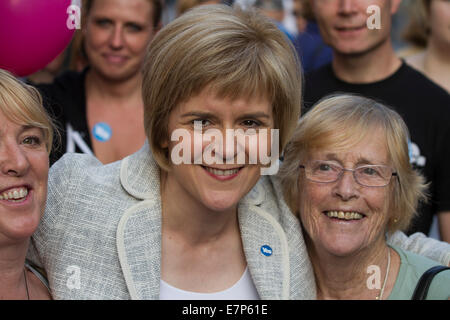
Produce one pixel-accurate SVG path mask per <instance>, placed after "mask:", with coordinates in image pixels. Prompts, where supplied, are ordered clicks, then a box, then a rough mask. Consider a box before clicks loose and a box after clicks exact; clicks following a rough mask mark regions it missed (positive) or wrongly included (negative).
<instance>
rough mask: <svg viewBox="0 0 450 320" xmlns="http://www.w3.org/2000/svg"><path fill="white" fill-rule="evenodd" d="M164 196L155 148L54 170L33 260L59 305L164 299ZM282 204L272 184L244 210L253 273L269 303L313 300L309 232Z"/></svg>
mask: <svg viewBox="0 0 450 320" xmlns="http://www.w3.org/2000/svg"><path fill="white" fill-rule="evenodd" d="M159 188H160V186H159V168H158V166H157V164H156V162H155V161H154V160H153V158H152V156H151V151H150V149H149V146H148V143H146V144H145V146H144V147H143V148H142V149H141V150H140V151H138V152H137V153H135V154H133V155H131V156H129V157H127V158H125V159H124V160H122V161H118V162H115V163H112V164H109V165H102V164H101V163H100V162H99V161H98V160H96V159H95V158H94V157H92V156H89V155H81V154H66V155H65V156H64V157H63V158H62V159H61V160H60V161H58V162H57V163H55V164H54V165H53V166H52V168H51V171H50V178H49V190H48V200H47V206H46V212H45V215H44V217H43V219H42V221H41V223H40V225H39V228H38V230H37V231H36V233H35V234H34V236H33V239H32V241H31V246H30V251H29V255H28V257H29V258H30V259H31V260H33V261H34V263H36V264H37V265H38V266H42V267H43V268H45V270H46V271H47V273H48V277H49V283H50V287H51V293H52V295H53V297H54V298H55V299H158V297H159V284H160V274H161V270H160V264H161V199H160V189H159ZM281 199H282V197H281V188H280V186H279V182H278V181H277V180H276V178H274V177H267V176H265V177H263V178H261V179H260V181H259V182H258V183H257V185H256V186H255V187H254V188H253V189H252V190H251V191H250V192H249V194H247V195H246V196H245V197H244V198H243V199H242V200H241V201H240V203H239V207H238V212H239V213H238V215H239V225H240V229H241V236H242V242H243V247H244V252H245V256H246V259H247V264H248V268H249V271H250V274H251V276H252V279H253V281H254V283H255V287H256V289H257V291H258V294H259V295H260V297H261V298H262V299H314V298H315V296H316V292H315V284H314V275H313V271H312V267H311V264H310V262H309V259H308V255H307V252H306V248H305V244H304V241H303V237H302V234H301V229H300V225H299V223H298V221H297V219H296V218H295V217H294V216H293V215H292V214H291V212H290V211H289V209H288V208H287V206H286V205H285V203H284V202H283V201H282V200H281ZM174 200H175V201H176V199H174ZM263 245H269V246H270V247H271V248H272V255H270V256H265V255H263V254H262V253H261V247H262V246H263Z"/></svg>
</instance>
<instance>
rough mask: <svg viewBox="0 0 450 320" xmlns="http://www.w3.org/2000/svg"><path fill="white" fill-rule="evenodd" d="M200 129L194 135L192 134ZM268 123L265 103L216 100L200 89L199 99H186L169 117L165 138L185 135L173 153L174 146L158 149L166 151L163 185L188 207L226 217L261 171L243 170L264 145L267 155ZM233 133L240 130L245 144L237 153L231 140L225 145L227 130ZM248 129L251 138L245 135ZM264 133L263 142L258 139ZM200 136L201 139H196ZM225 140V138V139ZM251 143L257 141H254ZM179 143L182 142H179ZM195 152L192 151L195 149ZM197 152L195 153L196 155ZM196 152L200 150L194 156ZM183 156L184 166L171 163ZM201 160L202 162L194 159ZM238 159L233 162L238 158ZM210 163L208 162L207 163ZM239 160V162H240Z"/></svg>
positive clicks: (270, 123) (170, 143)
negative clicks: (168, 161)
mask: <svg viewBox="0 0 450 320" xmlns="http://www.w3.org/2000/svg"><path fill="white" fill-rule="evenodd" d="M196 125H197V126H200V128H201V130H200V132H199V131H198V130H195V129H196V128H198V127H196ZM273 126H274V118H273V114H272V106H271V103H270V102H269V101H268V100H267V99H264V98H263V99H255V98H252V99H234V100H231V99H228V98H220V97H218V96H217V95H216V93H215V92H214V91H213V90H211V89H209V88H205V89H203V90H202V91H201V92H200V94H198V95H196V96H193V97H191V98H190V99H188V100H187V101H186V102H184V103H181V104H180V105H178V106H177V107H176V108H175V110H173V111H172V113H171V114H170V117H169V125H168V128H169V130H168V132H169V135H172V133H173V132H174V131H175V130H177V129H183V130H184V132H185V133H186V135H187V136H186V135H185V138H186V139H187V141H184V145H186V146H187V148H186V149H189V151H188V150H183V151H182V152H179V149H178V147H179V145H180V143H181V142H180V141H178V140H176V141H166V142H164V143H163V145H164V147H167V148H168V152H169V157H171V163H172V164H171V171H169V172H168V174H167V182H168V184H170V185H171V186H172V187H175V188H176V189H175V190H177V192H180V193H177V194H180V195H181V194H182V195H183V196H184V197H187V199H190V200H189V201H193V202H195V203H197V204H200V205H201V206H203V207H205V208H208V209H209V210H212V211H226V210H230V209H235V208H236V207H237V204H238V202H239V200H240V199H241V198H243V197H244V196H245V195H246V194H247V193H248V192H249V191H250V190H251V189H252V188H253V186H254V185H255V184H256V182H257V181H258V179H259V177H260V174H261V173H260V170H261V168H262V166H261V164H260V163H259V158H258V159H257V160H258V161H257V162H258V163H253V164H249V161H250V160H249V159H250V158H251V157H252V154H253V155H254V154H259V153H258V152H259V146H261V143H263V144H266V145H265V146H267V148H268V154H270V145H271V140H270V136H271V134H270V131H271V130H270V129H273ZM230 129H232V130H233V132H235V130H237V129H241V130H242V131H243V132H246V133H247V134H244V135H243V136H247V138H250V137H253V138H250V140H251V141H258V142H259V146H258V145H255V143H246V144H245V146H244V147H243V148H242V152H240V153H239V152H238V150H240V149H239V148H238V146H239V142H237V140H238V139H237V138H233V139H232V140H228V141H227V138H226V137H227V130H228V131H229V130H230ZM249 129H253V130H254V132H253V133H249V131H247V130H249ZM261 129H266V132H267V139H266V136H265V135H262V134H261V131H260V130H261ZM208 131H209V132H216V133H217V134H221V137H223V140H222V141H221V142H219V141H216V143H214V141H215V139H214V138H212V139H211V138H210V139H208V135H207V133H208ZM200 133H202V135H200ZM228 134H229V133H228ZM255 138H257V139H255ZM183 139H184V138H183ZM195 146H197V147H195ZM196 149H197V151H201V153H199V152H197V153H196ZM200 149H201V150H200ZM184 152H188V153H189V155H188V156H187V159H188V160H189V161H188V162H189V163H186V161H185V162H184V163H182V164H175V163H174V158H175V157H177V156H179V155H181V156H186V154H183V153H184ZM199 154H200V155H203V157H202V158H199V157H196V156H198V155H199ZM238 155H239V156H238ZM208 156H210V159H212V160H213V161H208V160H207V157H208ZM243 157H244V158H245V159H244V161H241V160H242V159H243Z"/></svg>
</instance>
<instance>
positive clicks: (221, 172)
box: [204, 167, 239, 176]
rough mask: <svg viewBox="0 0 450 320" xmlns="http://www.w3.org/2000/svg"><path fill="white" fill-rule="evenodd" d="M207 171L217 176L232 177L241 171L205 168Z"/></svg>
mask: <svg viewBox="0 0 450 320" xmlns="http://www.w3.org/2000/svg"><path fill="white" fill-rule="evenodd" d="M204 168H205V169H206V171H208V172H211V173H212V174H215V175H216V176H231V175H233V174H236V173H238V171H239V169H231V170H220V169H214V168H209V167H204Z"/></svg>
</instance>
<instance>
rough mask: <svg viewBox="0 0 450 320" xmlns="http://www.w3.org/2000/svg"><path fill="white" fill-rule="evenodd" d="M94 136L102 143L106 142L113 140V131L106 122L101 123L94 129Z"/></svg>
mask: <svg viewBox="0 0 450 320" xmlns="http://www.w3.org/2000/svg"><path fill="white" fill-rule="evenodd" d="M92 135H93V136H94V138H95V139H97V140H98V141H100V142H106V141H108V140H109V139H111V136H112V130H111V127H110V126H109V125H108V124H107V123H106V122H99V123H96V124H95V125H94V128H92Z"/></svg>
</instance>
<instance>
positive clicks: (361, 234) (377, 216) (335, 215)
mask: <svg viewBox="0 0 450 320" xmlns="http://www.w3.org/2000/svg"><path fill="white" fill-rule="evenodd" d="M385 141H386V137H385V134H384V133H383V131H382V130H379V129H376V130H372V131H371V134H370V135H369V134H366V135H365V137H363V138H362V139H361V140H360V141H358V142H357V143H354V144H352V145H351V147H350V148H348V149H347V150H342V149H341V148H331V147H329V148H327V149H324V150H315V151H312V152H311V153H310V155H309V157H308V161H306V162H305V165H304V167H305V170H303V171H304V173H303V174H304V175H305V177H306V179H302V181H303V184H302V185H301V186H300V190H302V189H303V192H301V193H300V194H301V196H300V198H299V208H300V215H301V217H302V221H303V224H304V227H305V229H306V230H308V234H309V236H310V237H311V239H312V241H313V242H314V243H316V244H321V245H322V246H324V247H325V248H327V250H329V251H330V252H332V253H335V254H343V253H350V252H352V251H354V250H360V249H361V248H363V247H365V246H367V245H369V244H371V243H373V241H375V240H376V239H375V238H376V237H378V236H379V234H382V232H381V233H380V231H381V230H382V228H384V226H385V224H386V221H387V219H388V218H389V211H388V207H387V203H388V201H386V200H387V199H388V197H389V190H390V189H389V186H382V187H373V186H363V185H361V181H360V180H362V182H367V181H368V183H370V182H371V181H372V180H374V178H371V179H372V180H369V179H365V178H364V176H362V175H363V174H364V172H366V171H367V172H368V173H367V174H366V175H370V177H371V176H372V175H376V171H370V170H372V167H373V166H375V168H377V167H376V166H378V165H379V166H383V168H384V166H386V164H389V157H388V152H387V148H386V142H385ZM318 160H320V161H321V166H320V168H319V169H320V170H319V169H317V170H314V171H313V170H312V169H311V166H314V165H315V164H312V163H316V162H317V161H318ZM324 164H325V165H324ZM333 168H337V169H336V170H340V173H339V174H334V175H333V171H332V170H333ZM359 168H363V169H359ZM367 169H370V170H367ZM364 170H365V171H364ZM317 171H319V172H317ZM361 172H362V173H361ZM327 176H331V177H332V178H333V179H331V178H330V179H325V178H326V177H327ZM355 177H356V179H358V181H357V180H356V179H355ZM318 179H319V180H320V179H322V180H324V181H327V180H335V179H337V180H336V181H331V182H320V181H319V182H318V181H317V180H318ZM375 182H376V180H375Z"/></svg>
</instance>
